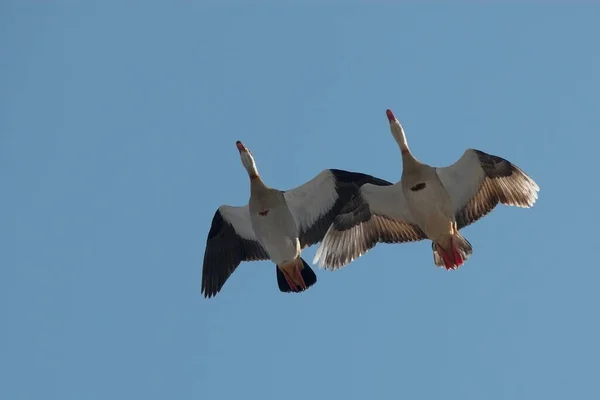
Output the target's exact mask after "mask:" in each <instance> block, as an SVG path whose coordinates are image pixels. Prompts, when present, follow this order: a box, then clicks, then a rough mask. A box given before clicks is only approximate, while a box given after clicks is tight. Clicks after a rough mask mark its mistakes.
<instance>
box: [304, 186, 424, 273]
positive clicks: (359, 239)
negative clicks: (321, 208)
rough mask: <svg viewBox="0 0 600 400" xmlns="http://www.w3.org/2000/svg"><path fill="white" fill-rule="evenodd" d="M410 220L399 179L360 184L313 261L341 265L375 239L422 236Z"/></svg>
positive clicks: (391, 240)
mask: <svg viewBox="0 0 600 400" xmlns="http://www.w3.org/2000/svg"><path fill="white" fill-rule="evenodd" d="M425 238H426V235H425V234H424V233H423V231H422V230H421V229H420V228H419V227H418V226H417V225H416V223H415V222H414V220H413V218H412V216H411V214H410V212H409V210H408V206H407V204H406V200H405V198H404V194H403V193H402V187H401V186H400V183H397V184H395V185H392V186H375V185H368V184H367V185H364V186H363V187H362V188H361V190H360V191H359V194H358V195H357V196H355V197H354V198H353V199H352V200H350V201H349V202H348V203H347V204H346V206H344V208H343V209H342V210H341V212H340V213H339V215H338V216H337V217H336V218H335V219H334V222H333V224H332V225H331V226H330V227H329V230H328V231H327V234H326V235H325V238H324V239H323V243H322V244H321V246H320V247H319V249H318V250H317V253H316V255H315V258H314V260H313V263H319V265H321V266H322V267H325V268H328V269H338V268H341V267H343V266H345V265H347V264H349V263H350V262H352V261H353V260H355V259H356V258H358V257H360V256H361V255H363V254H365V253H366V252H367V251H368V250H369V249H371V248H373V247H374V246H375V245H376V244H377V243H403V242H411V241H417V240H421V239H425Z"/></svg>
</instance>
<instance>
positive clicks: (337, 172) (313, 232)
mask: <svg viewBox="0 0 600 400" xmlns="http://www.w3.org/2000/svg"><path fill="white" fill-rule="evenodd" d="M329 171H330V172H331V174H332V175H333V177H334V179H335V182H336V188H335V190H336V192H337V199H336V201H335V202H334V203H333V206H331V208H330V209H329V210H328V211H327V212H326V213H325V214H324V215H322V216H321V217H320V218H319V219H318V220H317V221H316V222H315V223H314V224H312V225H311V226H310V227H308V229H303V230H301V232H300V234H299V235H298V237H299V239H300V247H301V248H302V249H304V248H306V247H308V246H312V245H314V244H316V243H319V242H321V241H322V240H323V237H324V236H325V234H326V233H327V230H328V229H329V227H330V226H331V224H332V223H333V221H334V219H335V217H336V216H337V215H338V214H339V212H340V211H341V210H342V208H343V207H344V206H345V205H346V204H347V203H348V201H350V200H351V199H352V198H353V197H354V196H356V195H357V194H358V191H359V189H360V188H361V187H362V186H363V185H364V184H367V183H370V184H372V185H376V186H391V185H392V183H391V182H388V181H386V180H384V179H380V178H377V177H375V176H372V175H368V174H363V173H361V172H352V171H345V170H341V169H329Z"/></svg>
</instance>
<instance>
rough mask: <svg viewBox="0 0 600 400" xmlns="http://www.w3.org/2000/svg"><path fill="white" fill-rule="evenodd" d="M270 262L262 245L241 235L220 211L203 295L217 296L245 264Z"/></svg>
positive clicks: (206, 263) (214, 225) (211, 234)
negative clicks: (241, 264)
mask: <svg viewBox="0 0 600 400" xmlns="http://www.w3.org/2000/svg"><path fill="white" fill-rule="evenodd" d="M268 259H269V255H268V254H267V252H266V251H265V249H264V248H263V247H262V246H261V244H260V243H259V242H257V241H254V240H248V239H244V238H242V237H240V236H238V234H237V233H236V231H235V229H234V227H233V225H231V223H230V222H229V221H227V220H225V219H224V218H223V215H221V212H220V211H219V210H217V211H216V212H215V215H214V216H213V219H212V223H211V227H210V231H209V232H208V237H207V239H206V250H205V252H204V263H203V266H202V289H201V293H203V294H204V297H206V298H211V297H213V296H216V295H217V293H219V292H220V291H221V289H222V288H223V285H224V284H225V282H226V281H227V279H228V278H229V276H231V274H232V273H233V271H235V269H236V268H237V266H238V265H240V263H241V262H242V261H258V260H268Z"/></svg>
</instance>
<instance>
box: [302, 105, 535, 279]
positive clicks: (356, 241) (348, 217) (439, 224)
mask: <svg viewBox="0 0 600 400" xmlns="http://www.w3.org/2000/svg"><path fill="white" fill-rule="evenodd" d="M387 116H388V119H389V122H390V128H391V132H392V135H393V136H394V138H395V139H396V141H397V143H398V145H399V147H400V151H401V153H402V166H403V168H402V177H401V180H400V182H398V183H396V184H394V185H392V186H380V187H376V186H373V185H369V184H366V185H364V186H362V187H361V188H360V190H359V193H358V195H357V196H356V197H355V198H354V199H352V201H349V202H348V204H347V205H346V206H345V207H344V208H343V209H342V210H341V211H340V213H339V214H338V216H337V217H336V218H335V219H334V221H333V224H332V225H331V227H330V228H329V230H328V231H327V234H326V235H325V237H324V238H323V241H322V244H321V246H320V247H319V249H318V250H317V253H316V255H315V259H314V262H318V263H319V264H320V265H321V266H323V267H326V268H329V269H337V268H341V267H343V266H345V265H347V264H348V263H350V262H352V261H353V260H354V259H356V258H357V257H360V256H361V255H363V254H364V253H366V252H367V251H368V250H369V249H371V248H372V247H374V246H375V245H376V244H377V243H382V242H383V243H402V242H410V241H418V240H423V239H430V240H431V241H432V249H433V254H434V263H435V265H437V266H445V267H446V268H447V269H456V268H458V267H459V266H460V265H462V264H463V262H464V261H466V260H467V259H468V258H469V257H470V256H471V254H472V251H473V249H472V247H471V244H470V243H469V242H468V241H467V240H466V239H465V238H464V237H463V236H462V234H461V233H460V232H459V230H460V229H462V228H463V227H465V226H467V225H469V224H472V223H473V222H475V221H477V220H478V219H480V218H482V217H483V216H485V215H486V214H488V213H489V212H490V211H492V210H493V209H494V208H495V207H496V205H498V204H499V203H502V204H506V205H511V206H517V207H524V208H529V207H532V206H533V205H534V203H535V202H536V200H537V197H538V191H539V187H538V185H537V184H536V183H535V182H534V181H533V180H532V179H531V178H530V177H529V176H527V175H526V174H525V173H524V172H523V171H522V170H521V169H519V168H518V167H517V166H516V165H514V164H512V163H510V162H509V161H507V160H505V159H503V158H500V157H497V156H493V155H490V154H487V153H484V152H482V151H479V150H475V149H468V150H466V151H465V153H464V154H463V155H462V157H461V158H460V159H459V160H458V161H456V162H455V163H454V164H452V165H450V166H448V167H444V168H436V167H432V166H429V165H427V164H423V163H421V162H420V161H419V160H417V159H416V158H415V157H414V156H413V155H412V153H411V152H410V149H409V148H408V144H407V142H406V136H405V134H404V130H403V128H402V125H401V124H400V122H399V121H398V120H397V119H396V118H395V117H394V114H393V113H392V111H391V110H387Z"/></svg>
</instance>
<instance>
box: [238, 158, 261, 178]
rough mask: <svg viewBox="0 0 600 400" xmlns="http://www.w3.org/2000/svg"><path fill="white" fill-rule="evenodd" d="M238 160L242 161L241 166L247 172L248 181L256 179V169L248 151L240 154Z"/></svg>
mask: <svg viewBox="0 0 600 400" xmlns="http://www.w3.org/2000/svg"><path fill="white" fill-rule="evenodd" d="M240 158H241V159H242V165H243V166H244V168H245V169H246V172H248V177H249V178H250V179H255V178H258V177H259V175H258V169H257V168H256V163H255V162H254V157H252V154H250V152H248V151H242V152H240Z"/></svg>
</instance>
